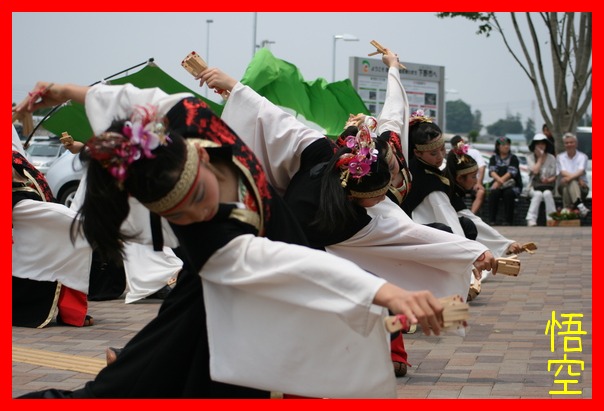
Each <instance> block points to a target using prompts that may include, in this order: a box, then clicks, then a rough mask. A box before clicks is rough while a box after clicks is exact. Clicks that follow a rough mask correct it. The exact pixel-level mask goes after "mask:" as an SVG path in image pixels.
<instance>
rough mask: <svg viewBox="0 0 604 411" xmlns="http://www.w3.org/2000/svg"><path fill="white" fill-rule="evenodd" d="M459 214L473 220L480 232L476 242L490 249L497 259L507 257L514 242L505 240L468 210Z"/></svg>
mask: <svg viewBox="0 0 604 411" xmlns="http://www.w3.org/2000/svg"><path fill="white" fill-rule="evenodd" d="M457 214H458V215H459V216H460V217H462V216H463V217H467V218H469V219H470V220H472V222H473V223H474V225H475V226H476V229H477V231H478V235H477V236H476V241H478V242H479V243H481V244H484V245H485V246H486V247H488V248H489V250H491V252H492V253H493V255H494V256H495V258H499V257H506V251H507V249H508V247H509V246H510V245H511V244H512V243H514V242H515V241H514V240H510V239H509V238H505V237H504V236H503V235H501V233H500V232H499V231H497V230H496V229H494V228H493V227H491V226H490V225H488V224H487V223H485V222H484V221H483V220H482V218H480V217H478V216H477V215H476V214H474V213H473V212H471V211H470V210H468V209H465V210H460V211H458V212H457Z"/></svg>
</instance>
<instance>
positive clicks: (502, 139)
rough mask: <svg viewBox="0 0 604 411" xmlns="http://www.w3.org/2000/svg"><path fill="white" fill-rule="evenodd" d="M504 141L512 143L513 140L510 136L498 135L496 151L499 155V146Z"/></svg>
mask: <svg viewBox="0 0 604 411" xmlns="http://www.w3.org/2000/svg"><path fill="white" fill-rule="evenodd" d="M503 141H505V142H506V144H512V140H510V139H509V138H508V137H497V139H496V140H495V153H497V155H499V146H500V145H501V144H503ZM511 153H512V152H511V151H510V154H511Z"/></svg>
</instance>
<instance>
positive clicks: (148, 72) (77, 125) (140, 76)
mask: <svg viewBox="0 0 604 411" xmlns="http://www.w3.org/2000/svg"><path fill="white" fill-rule="evenodd" d="M127 83H131V84H133V85H134V86H136V87H139V88H151V87H159V88H160V89H162V90H163V91H165V92H166V93H168V94H174V93H181V92H188V93H193V94H194V95H195V96H196V97H198V98H200V99H202V100H204V101H205V102H206V103H207V104H208V105H209V106H210V109H212V111H214V113H216V115H218V116H220V114H222V110H223V108H224V107H223V106H222V105H220V104H217V103H214V102H213V101H210V100H206V99H205V98H203V97H202V96H200V95H199V94H197V93H195V92H193V91H192V90H190V89H188V88H187V87H185V86H184V85H182V84H180V83H179V82H178V81H176V80H174V79H173V78H172V77H170V76H169V75H168V74H166V73H165V72H164V71H163V70H162V69H160V68H159V67H158V66H157V65H156V64H155V63H153V62H149V63H148V64H147V65H146V66H145V67H144V68H143V69H141V70H139V71H137V72H136V73H133V74H130V75H128V76H125V77H120V78H118V79H112V80H108V81H107V84H127ZM42 126H43V127H44V128H45V129H46V130H48V131H50V132H52V133H54V134H55V135H57V136H60V135H61V133H62V132H64V131H66V132H67V133H69V135H71V136H72V137H73V138H74V140H78V141H81V142H86V141H87V140H88V139H89V138H90V137H92V128H91V127H90V123H89V122H88V118H87V117H86V111H85V110H84V106H83V105H81V104H79V103H74V102H71V103H69V104H68V105H66V106H64V107H61V108H59V109H57V111H55V112H54V113H53V114H52V115H51V116H50V117H49V118H47V119H46V120H45V121H44V123H42Z"/></svg>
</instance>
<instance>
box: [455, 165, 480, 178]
mask: <svg viewBox="0 0 604 411" xmlns="http://www.w3.org/2000/svg"><path fill="white" fill-rule="evenodd" d="M476 171H478V165H477V164H474V165H473V166H472V167H468V168H464V169H462V170H459V171H457V172H456V173H457V175H458V176H465V175H466V174H470V173H473V172H476Z"/></svg>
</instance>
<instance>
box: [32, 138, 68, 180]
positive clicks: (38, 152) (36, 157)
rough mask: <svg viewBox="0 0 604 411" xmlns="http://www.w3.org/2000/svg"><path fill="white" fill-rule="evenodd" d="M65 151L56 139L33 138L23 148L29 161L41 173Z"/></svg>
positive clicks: (45, 171)
mask: <svg viewBox="0 0 604 411" xmlns="http://www.w3.org/2000/svg"><path fill="white" fill-rule="evenodd" d="M64 152H65V147H64V146H63V144H61V143H60V142H59V141H58V139H56V140H49V139H45V140H34V141H33V142H32V143H30V144H29V147H27V149H26V150H25V155H26V156H27V159H28V160H29V162H30V163H31V164H32V165H33V166H34V167H36V169H38V171H39V172H41V173H42V174H46V173H47V172H48V169H49V168H50V166H51V165H52V164H53V163H54V162H55V161H56V160H57V159H58V158H59V157H60V156H61V154H63V153H64Z"/></svg>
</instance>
